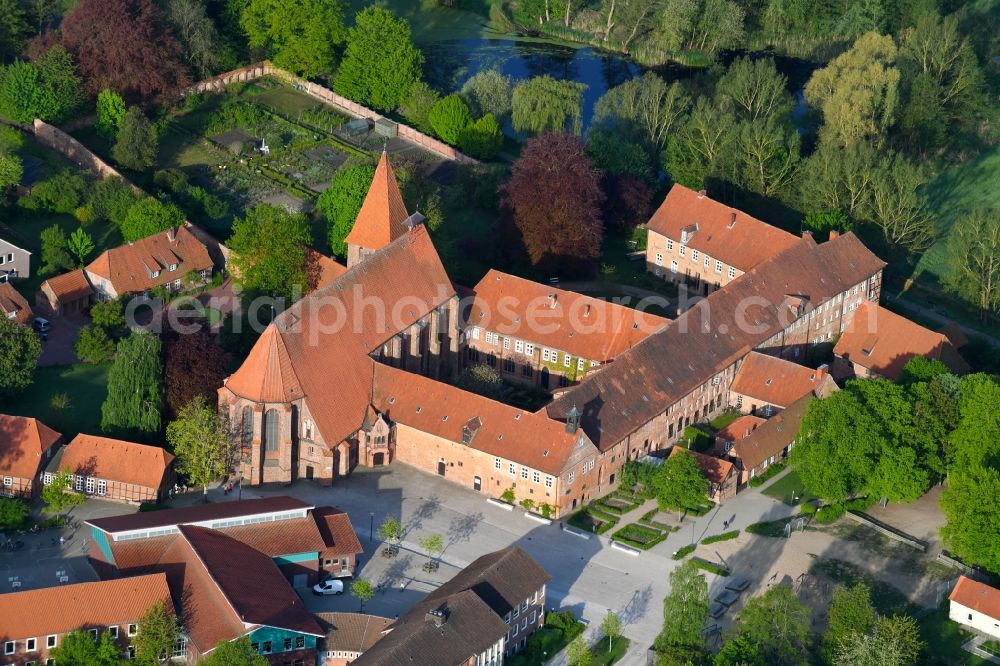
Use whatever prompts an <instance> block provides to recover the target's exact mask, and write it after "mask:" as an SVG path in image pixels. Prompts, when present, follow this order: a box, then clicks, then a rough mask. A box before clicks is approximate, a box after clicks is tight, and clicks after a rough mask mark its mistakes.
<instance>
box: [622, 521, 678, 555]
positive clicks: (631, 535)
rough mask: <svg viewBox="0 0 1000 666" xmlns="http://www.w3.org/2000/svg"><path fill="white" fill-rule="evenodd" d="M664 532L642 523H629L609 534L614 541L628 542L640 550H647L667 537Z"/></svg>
mask: <svg viewBox="0 0 1000 666" xmlns="http://www.w3.org/2000/svg"><path fill="white" fill-rule="evenodd" d="M667 534H668V533H666V532H661V531H659V530H654V529H652V528H649V527H645V526H643V525H638V524H636V523H630V524H628V525H626V526H625V527H623V528H621V529H620V530H618V531H617V532H615V533H614V534H612V535H611V538H612V539H613V540H614V541H620V542H621V543H624V544H628V545H629V546H632V547H634V548H639V549H641V550H649V549H650V548H652V547H653V546H655V545H656V544H658V543H660V542H661V541H663V540H664V539H666V538H667Z"/></svg>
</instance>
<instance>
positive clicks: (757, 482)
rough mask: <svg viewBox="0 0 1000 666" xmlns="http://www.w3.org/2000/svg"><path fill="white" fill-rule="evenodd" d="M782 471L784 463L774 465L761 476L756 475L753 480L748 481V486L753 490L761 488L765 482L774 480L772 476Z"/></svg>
mask: <svg viewBox="0 0 1000 666" xmlns="http://www.w3.org/2000/svg"><path fill="white" fill-rule="evenodd" d="M783 469H785V464H784V463H774V464H773V465H771V466H770V467H768V468H767V469H766V470H764V473H763V474H758V475H757V476H755V477H754V478H752V479H750V485H751V486H753V487H754V488H757V487H759V486H762V485H764V483H765V482H766V481H768V480H770V479H772V478H774V475H775V474H778V473H779V472H781V470H783Z"/></svg>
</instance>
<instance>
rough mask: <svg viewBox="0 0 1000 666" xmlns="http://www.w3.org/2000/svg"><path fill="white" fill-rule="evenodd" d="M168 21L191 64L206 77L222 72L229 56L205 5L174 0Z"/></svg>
mask: <svg viewBox="0 0 1000 666" xmlns="http://www.w3.org/2000/svg"><path fill="white" fill-rule="evenodd" d="M167 19H168V20H169V21H170V25H171V26H172V27H173V28H174V33H175V34H176V35H177V38H178V39H179V40H180V42H181V44H183V46H184V55H185V56H186V58H187V61H188V64H189V65H190V66H191V67H192V68H193V69H194V70H195V72H197V73H198V76H199V77H200V78H205V77H207V76H209V75H211V74H212V72H215V71H218V69H219V66H220V64H221V63H222V62H223V59H224V58H225V57H226V56H227V55H228V54H227V53H226V48H225V47H224V45H223V42H222V40H221V39H220V37H219V33H218V31H217V30H216V29H215V24H214V23H212V19H210V18H209V17H208V14H207V13H206V11H205V5H204V4H203V3H200V2H197V0H170V1H169V2H168V3H167Z"/></svg>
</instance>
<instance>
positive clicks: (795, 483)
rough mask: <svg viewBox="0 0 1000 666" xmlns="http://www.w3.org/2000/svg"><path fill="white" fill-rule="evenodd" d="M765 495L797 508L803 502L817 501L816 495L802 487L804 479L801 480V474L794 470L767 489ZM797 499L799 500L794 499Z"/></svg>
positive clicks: (764, 491)
mask: <svg viewBox="0 0 1000 666" xmlns="http://www.w3.org/2000/svg"><path fill="white" fill-rule="evenodd" d="M763 493H764V494H765V495H767V496H768V497H771V498H773V499H776V500H778V501H779V502H784V503H785V504H787V505H788V506H797V505H799V504H801V503H803V502H808V501H810V500H814V499H817V498H816V496H815V495H811V494H809V493H807V492H806V489H805V487H804V486H803V485H802V479H800V478H799V473H798V472H796V471H795V470H794V469H793V470H792V471H791V472H789V473H788V474H786V475H785V476H783V477H781V478H780V479H778V480H777V481H775V482H774V483H772V484H771V485H769V486H768V487H767V488H765V489H764V490H763ZM796 497H798V500H795V499H794V498H796Z"/></svg>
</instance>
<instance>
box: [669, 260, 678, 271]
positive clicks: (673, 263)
mask: <svg viewBox="0 0 1000 666" xmlns="http://www.w3.org/2000/svg"><path fill="white" fill-rule="evenodd" d="M670 272H671V273H676V272H677V262H676V261H671V262H670Z"/></svg>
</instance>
